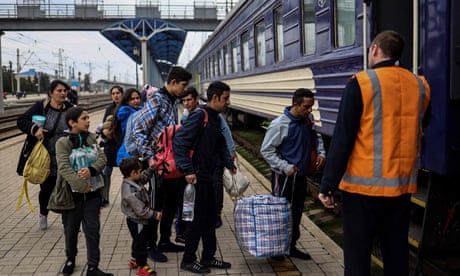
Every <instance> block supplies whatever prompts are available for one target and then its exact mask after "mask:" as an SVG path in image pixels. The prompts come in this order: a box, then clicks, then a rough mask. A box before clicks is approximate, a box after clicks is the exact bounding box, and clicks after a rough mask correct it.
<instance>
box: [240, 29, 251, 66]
mask: <svg viewBox="0 0 460 276" xmlns="http://www.w3.org/2000/svg"><path fill="white" fill-rule="evenodd" d="M241 68H242V70H243V71H247V70H249V32H248V31H246V32H244V33H242V34H241Z"/></svg>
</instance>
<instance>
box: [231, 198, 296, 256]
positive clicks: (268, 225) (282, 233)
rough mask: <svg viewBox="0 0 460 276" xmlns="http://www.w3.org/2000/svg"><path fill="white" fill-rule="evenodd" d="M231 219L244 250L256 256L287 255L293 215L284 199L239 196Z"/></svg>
mask: <svg viewBox="0 0 460 276" xmlns="http://www.w3.org/2000/svg"><path fill="white" fill-rule="evenodd" d="M234 219H235V232H236V237H237V240H238V243H239V245H240V247H241V248H242V249H243V250H246V251H248V252H249V253H250V254H252V255H253V256H256V257H273V256H282V255H289V246H290V242H291V236H292V215H291V208H290V204H289V202H288V201H287V199H286V198H284V197H275V196H272V195H253V196H249V197H244V198H241V199H239V200H238V201H237V202H236V204H235V210H234Z"/></svg>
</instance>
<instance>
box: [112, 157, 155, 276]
mask: <svg viewBox="0 0 460 276" xmlns="http://www.w3.org/2000/svg"><path fill="white" fill-rule="evenodd" d="M120 171H121V173H122V174H123V177H124V178H123V183H122V184H121V211H122V212H123V214H125V215H126V223H127V224H128V229H129V232H130V233H131V237H132V238H133V242H132V245H131V257H132V259H131V260H130V261H129V267H130V268H133V269H136V268H137V271H136V275H140V276H149V275H156V272H155V271H154V270H153V269H152V268H150V266H149V265H148V264H147V255H148V253H147V234H148V233H147V231H148V227H147V225H148V223H149V220H150V219H152V218H155V219H157V220H160V219H161V212H157V211H154V210H153V209H152V208H150V207H149V206H150V203H149V198H150V197H149V194H148V193H147V190H146V189H145V188H144V186H143V184H144V183H147V182H148V180H149V179H150V178H151V177H152V175H153V170H152V169H150V168H147V169H146V170H145V171H142V163H141V161H139V160H138V159H137V158H125V159H123V160H121V163H120Z"/></svg>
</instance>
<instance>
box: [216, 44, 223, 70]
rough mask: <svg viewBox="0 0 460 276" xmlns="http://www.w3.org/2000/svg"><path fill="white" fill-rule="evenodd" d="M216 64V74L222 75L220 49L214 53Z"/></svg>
mask: <svg viewBox="0 0 460 276" xmlns="http://www.w3.org/2000/svg"><path fill="white" fill-rule="evenodd" d="M216 66H217V68H216V69H217V70H216V73H217V76H220V75H222V52H221V51H220V50H219V51H217V53H216Z"/></svg>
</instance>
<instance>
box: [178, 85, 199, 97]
mask: <svg viewBox="0 0 460 276" xmlns="http://www.w3.org/2000/svg"><path fill="white" fill-rule="evenodd" d="M188 95H192V97H193V98H194V99H195V98H197V97H198V91H196V88H195V87H193V86H189V87H187V89H186V90H185V92H184V96H182V98H184V97H187V96H188Z"/></svg>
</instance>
